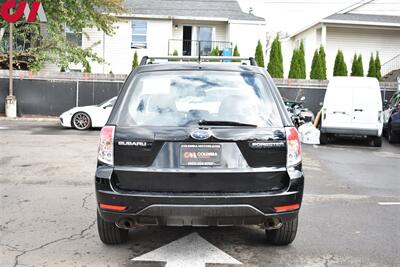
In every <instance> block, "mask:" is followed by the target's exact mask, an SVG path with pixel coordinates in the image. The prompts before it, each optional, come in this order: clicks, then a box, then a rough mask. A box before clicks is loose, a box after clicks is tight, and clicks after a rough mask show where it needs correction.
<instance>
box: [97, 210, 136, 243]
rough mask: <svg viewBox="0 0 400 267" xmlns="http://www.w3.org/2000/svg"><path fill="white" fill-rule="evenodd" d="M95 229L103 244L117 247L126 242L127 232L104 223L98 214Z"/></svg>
mask: <svg viewBox="0 0 400 267" xmlns="http://www.w3.org/2000/svg"><path fill="white" fill-rule="evenodd" d="M97 229H98V232H99V236H100V239H101V241H102V242H103V243H104V244H107V245H118V244H123V243H125V242H126V241H127V240H128V233H129V230H126V229H121V228H118V227H117V226H116V225H115V223H112V222H107V221H105V220H104V219H103V218H102V217H101V216H100V214H99V212H97Z"/></svg>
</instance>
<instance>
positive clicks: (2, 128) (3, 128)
mask: <svg viewBox="0 0 400 267" xmlns="http://www.w3.org/2000/svg"><path fill="white" fill-rule="evenodd" d="M7 129H8V128H7V127H1V126H0V130H7Z"/></svg>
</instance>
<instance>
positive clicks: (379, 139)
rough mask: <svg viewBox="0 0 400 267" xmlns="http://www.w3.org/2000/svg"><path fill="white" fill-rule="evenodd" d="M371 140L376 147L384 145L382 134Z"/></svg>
mask: <svg viewBox="0 0 400 267" xmlns="http://www.w3.org/2000/svg"><path fill="white" fill-rule="evenodd" d="M371 142H372V145H373V146H374V147H382V136H373V137H371Z"/></svg>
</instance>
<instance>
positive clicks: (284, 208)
mask: <svg viewBox="0 0 400 267" xmlns="http://www.w3.org/2000/svg"><path fill="white" fill-rule="evenodd" d="M298 209H300V204H293V205H288V206H280V207H274V210H275V211H277V212H282V211H291V210H298Z"/></svg>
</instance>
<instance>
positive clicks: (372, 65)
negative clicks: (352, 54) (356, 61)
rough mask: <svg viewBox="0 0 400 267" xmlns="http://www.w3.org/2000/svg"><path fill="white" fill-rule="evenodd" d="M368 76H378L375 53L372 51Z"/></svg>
mask: <svg viewBox="0 0 400 267" xmlns="http://www.w3.org/2000/svg"><path fill="white" fill-rule="evenodd" d="M367 76H368V77H376V65H375V59H374V54H372V53H371V57H370V59H369V67H368V75H367Z"/></svg>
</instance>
